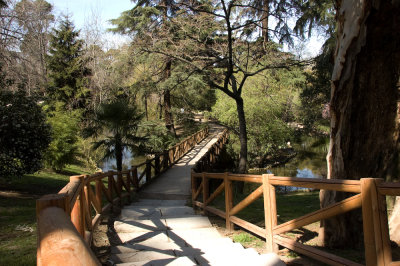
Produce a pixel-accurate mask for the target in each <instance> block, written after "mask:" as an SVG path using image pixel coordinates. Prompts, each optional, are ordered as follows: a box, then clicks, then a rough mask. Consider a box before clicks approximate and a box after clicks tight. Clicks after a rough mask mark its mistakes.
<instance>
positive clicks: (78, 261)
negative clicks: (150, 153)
mask: <svg viewBox="0 0 400 266" xmlns="http://www.w3.org/2000/svg"><path fill="white" fill-rule="evenodd" d="M207 135H208V128H205V129H203V130H201V131H199V132H197V133H195V134H193V135H192V136H189V137H187V138H186V139H184V140H183V141H181V142H179V143H178V144H176V145H175V146H173V147H172V148H170V149H169V150H167V151H165V152H163V153H161V154H157V155H156V156H155V157H154V158H152V159H151V160H147V161H146V162H145V163H143V164H140V165H136V166H132V168H131V169H130V170H126V171H122V172H116V171H109V172H106V173H97V174H94V175H80V176H71V178H70V182H69V183H68V184H67V185H66V186H65V187H64V188H62V189H61V190H60V191H59V193H58V194H54V195H46V196H44V197H42V198H40V199H38V200H37V201H36V215H37V225H38V226H37V231H38V248H37V264H38V265H100V263H99V262H98V260H97V259H96V256H95V255H94V254H93V252H92V251H91V249H90V244H91V242H92V234H93V229H94V228H95V227H96V226H97V225H98V223H99V222H100V220H101V218H102V215H103V214H104V213H105V212H106V211H108V210H110V209H112V208H120V207H122V205H123V199H124V198H128V200H130V197H131V192H132V191H133V190H139V189H140V188H141V187H142V186H143V185H144V184H146V183H148V182H150V181H151V180H152V179H154V178H155V177H157V176H158V175H159V174H161V173H162V172H164V171H166V170H167V169H168V168H169V167H171V166H172V165H173V164H174V163H176V162H177V161H178V160H179V159H180V158H181V157H182V156H184V154H185V153H187V152H188V151H189V150H191V149H192V148H193V147H194V146H195V145H196V144H197V143H199V142H200V141H202V140H203V139H204V138H205V137H207ZM143 167H144V170H143V171H142V172H141V173H139V169H143ZM143 178H145V180H143Z"/></svg>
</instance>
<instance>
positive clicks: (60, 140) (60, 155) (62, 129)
mask: <svg viewBox="0 0 400 266" xmlns="http://www.w3.org/2000/svg"><path fill="white" fill-rule="evenodd" d="M47 109H48V112H47V116H48V118H47V121H48V122H49V124H50V125H51V128H52V141H51V143H50V146H49V148H48V149H47V151H46V154H45V162H46V166H47V167H51V168H52V169H54V170H56V171H61V170H62V169H63V168H64V167H65V166H66V165H67V164H72V163H74V162H75V159H76V156H77V152H78V148H79V145H78V143H79V120H80V113H79V112H78V111H65V110H64V107H63V103H61V102H58V103H56V104H55V106H54V107H53V108H47Z"/></svg>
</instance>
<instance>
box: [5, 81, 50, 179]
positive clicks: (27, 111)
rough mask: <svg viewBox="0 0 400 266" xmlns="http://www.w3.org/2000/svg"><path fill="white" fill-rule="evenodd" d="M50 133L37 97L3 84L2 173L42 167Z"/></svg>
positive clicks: (15, 172) (14, 172)
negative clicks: (8, 88) (4, 86)
mask: <svg viewBox="0 0 400 266" xmlns="http://www.w3.org/2000/svg"><path fill="white" fill-rule="evenodd" d="M50 136H51V131H50V126H49V125H48V124H46V119H45V115H44V113H43V112H42V109H41V107H40V106H39V105H38V104H37V102H36V100H35V99H34V98H32V97H28V96H26V94H25V93H24V92H21V91H19V92H16V93H12V92H7V91H4V90H3V88H1V90H0V176H2V177H12V176H21V175H22V174H25V173H33V172H36V171H37V170H39V169H40V168H41V166H42V158H43V153H44V151H45V150H46V148H47V146H48V145H49V143H50V140H51V138H50Z"/></svg>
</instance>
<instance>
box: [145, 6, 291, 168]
mask: <svg viewBox="0 0 400 266" xmlns="http://www.w3.org/2000/svg"><path fill="white" fill-rule="evenodd" d="M177 6H178V7H179V12H177V14H178V15H177V16H175V17H174V18H170V23H169V25H168V28H165V30H163V31H162V32H159V33H158V35H157V36H154V35H151V33H148V36H147V38H149V39H152V40H155V39H156V40H157V42H154V41H153V45H152V46H147V47H145V49H146V50H147V51H149V52H153V53H159V54H163V55H167V56H169V57H172V58H174V59H175V60H180V61H181V62H183V63H185V64H186V65H187V67H188V71H187V75H188V76H190V75H192V74H193V73H202V74H203V78H204V79H205V82H206V83H207V84H208V85H209V86H211V87H212V88H213V89H218V90H221V91H222V92H224V93H225V94H226V95H227V96H228V97H230V98H232V99H234V101H235V103H236V108H237V117H238V121H239V132H238V134H239V139H240V143H241V148H240V158H239V167H238V171H239V172H240V173H244V172H246V171H247V128H246V119H245V114H244V103H243V98H242V90H243V88H244V85H245V83H246V81H247V80H248V79H249V78H251V77H253V76H256V75H257V74H260V73H261V72H263V71H265V70H267V69H273V68H287V67H289V66H291V65H295V64H297V62H295V61H294V58H293V57H292V56H291V55H289V54H284V53H282V54H280V56H275V54H277V52H278V49H277V45H276V44H274V43H269V45H268V47H266V48H265V49H263V48H262V41H263V40H257V39H255V38H254V34H255V33H256V32H257V30H259V29H260V28H261V26H260V25H259V24H258V23H257V22H258V20H252V19H251V18H247V17H245V18H243V16H242V14H243V13H246V12H247V13H248V12H249V11H248V9H249V8H253V7H252V6H251V5H248V4H243V2H242V1H228V2H225V1H204V2H200V1H179V2H178V3H177ZM171 33H173V36H177V37H171ZM266 50H267V52H266ZM271 55H273V56H271Z"/></svg>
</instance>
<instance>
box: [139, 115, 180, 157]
mask: <svg viewBox="0 0 400 266" xmlns="http://www.w3.org/2000/svg"><path fill="white" fill-rule="evenodd" d="M138 134H139V135H141V136H148V137H147V139H146V142H145V143H144V146H143V147H144V150H145V151H146V152H148V153H158V152H162V151H164V150H167V149H168V148H169V147H170V146H172V145H173V144H175V142H176V138H175V137H174V135H173V134H171V132H170V131H169V130H168V129H167V128H166V127H165V124H163V122H162V121H157V120H153V121H146V122H143V123H141V124H140V130H139V131H138Z"/></svg>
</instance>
